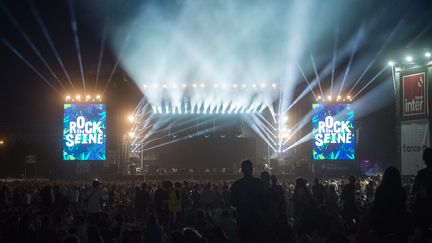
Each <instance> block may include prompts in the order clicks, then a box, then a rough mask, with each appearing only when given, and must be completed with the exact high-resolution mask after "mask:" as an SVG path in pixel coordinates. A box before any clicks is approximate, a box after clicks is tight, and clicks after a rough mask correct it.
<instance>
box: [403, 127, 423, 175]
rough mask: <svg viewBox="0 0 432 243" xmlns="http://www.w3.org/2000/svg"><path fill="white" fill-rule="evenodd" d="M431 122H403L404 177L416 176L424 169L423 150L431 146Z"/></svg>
mask: <svg viewBox="0 0 432 243" xmlns="http://www.w3.org/2000/svg"><path fill="white" fill-rule="evenodd" d="M429 132H430V131H429V122H428V121H426V120H425V121H416V122H402V124H401V169H402V175H416V174H417V171H418V170H419V169H422V168H424V166H425V165H424V162H423V150H424V149H425V148H426V147H429V146H430V137H429Z"/></svg>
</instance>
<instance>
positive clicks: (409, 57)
mask: <svg viewBox="0 0 432 243" xmlns="http://www.w3.org/2000/svg"><path fill="white" fill-rule="evenodd" d="M405 60H406V61H407V62H412V61H413V58H412V56H407V57H406V58H405Z"/></svg>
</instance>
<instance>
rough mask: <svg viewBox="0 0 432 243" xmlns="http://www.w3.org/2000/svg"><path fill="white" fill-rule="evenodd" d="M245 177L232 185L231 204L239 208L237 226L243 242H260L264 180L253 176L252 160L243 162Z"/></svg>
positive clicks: (242, 167)
mask: <svg viewBox="0 0 432 243" xmlns="http://www.w3.org/2000/svg"><path fill="white" fill-rule="evenodd" d="M241 170H242V173H243V175H244V176H243V178H241V179H239V180H237V181H235V182H234V183H233V185H232V186H231V199H230V204H231V205H232V206H234V207H236V208H237V227H238V231H239V237H240V242H241V243H250V242H259V238H260V237H259V236H260V232H259V226H260V219H261V216H262V204H263V202H262V200H263V197H264V185H263V182H262V181H261V180H260V179H258V178H255V177H253V176H252V173H253V166H252V162H251V161H250V160H245V161H243V162H242V164H241Z"/></svg>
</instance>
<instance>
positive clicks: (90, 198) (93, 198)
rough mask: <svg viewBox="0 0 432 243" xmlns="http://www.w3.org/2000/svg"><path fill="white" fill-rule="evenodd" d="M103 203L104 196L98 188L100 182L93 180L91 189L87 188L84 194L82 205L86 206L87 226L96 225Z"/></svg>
mask: <svg viewBox="0 0 432 243" xmlns="http://www.w3.org/2000/svg"><path fill="white" fill-rule="evenodd" d="M104 201H105V196H104V193H103V190H102V188H101V187H100V182H99V180H98V179H94V180H93V183H92V187H91V188H88V189H87V190H86V192H85V194H84V203H85V204H86V206H87V213H88V221H89V224H94V225H98V223H99V218H100V216H101V213H102V206H103V202H104Z"/></svg>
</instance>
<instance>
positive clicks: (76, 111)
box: [63, 104, 106, 160]
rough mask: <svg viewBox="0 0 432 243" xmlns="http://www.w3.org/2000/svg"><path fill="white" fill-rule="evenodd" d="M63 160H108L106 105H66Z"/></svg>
mask: <svg viewBox="0 0 432 243" xmlns="http://www.w3.org/2000/svg"><path fill="white" fill-rule="evenodd" d="M63 159H64V160H105V159H106V110H105V105H104V104H64V117H63Z"/></svg>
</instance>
